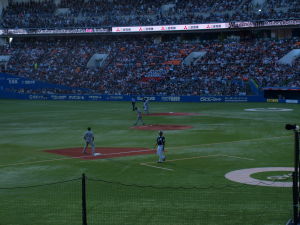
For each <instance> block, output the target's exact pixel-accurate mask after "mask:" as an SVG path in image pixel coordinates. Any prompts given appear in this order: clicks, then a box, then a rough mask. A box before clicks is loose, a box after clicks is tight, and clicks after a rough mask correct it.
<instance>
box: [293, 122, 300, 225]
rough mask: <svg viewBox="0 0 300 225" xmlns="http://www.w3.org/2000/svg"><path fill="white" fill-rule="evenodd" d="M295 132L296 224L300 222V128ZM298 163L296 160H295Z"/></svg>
mask: <svg viewBox="0 0 300 225" xmlns="http://www.w3.org/2000/svg"><path fill="white" fill-rule="evenodd" d="M294 133H295V156H296V157H297V161H298V165H297V175H298V176H297V179H296V180H297V183H296V185H297V188H298V189H297V206H298V209H297V210H298V212H297V221H296V223H295V224H298V222H299V218H300V212H299V202H300V198H299V197H300V196H299V193H300V185H299V181H300V159H299V155H300V153H299V152H300V151H299V128H298V129H295V131H294ZM295 163H296V161H295ZM295 171H296V167H295Z"/></svg>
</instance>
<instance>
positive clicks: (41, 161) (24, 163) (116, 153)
mask: <svg viewBox="0 0 300 225" xmlns="http://www.w3.org/2000/svg"><path fill="white" fill-rule="evenodd" d="M147 151H153V150H151V149H145V150H139V151H128V152H114V153H109V154H101V155H99V156H106V155H121V154H127V153H131V152H147ZM87 157H92V155H84V156H73V157H68V158H56V159H47V160H40V161H34V162H23V163H12V164H6V165H0V167H6V166H18V165H26V164H36V163H43V162H52V161H60V160H70V159H81V158H87ZM96 157H98V156H96ZM98 159H101V158H98Z"/></svg>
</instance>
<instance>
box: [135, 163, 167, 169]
mask: <svg viewBox="0 0 300 225" xmlns="http://www.w3.org/2000/svg"><path fill="white" fill-rule="evenodd" d="M140 165H143V166H149V167H153V168H156V169H162V170H169V171H173V169H169V168H165V167H160V166H152V165H148V164H147V163H140Z"/></svg>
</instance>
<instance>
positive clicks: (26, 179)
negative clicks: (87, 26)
mask: <svg viewBox="0 0 300 225" xmlns="http://www.w3.org/2000/svg"><path fill="white" fill-rule="evenodd" d="M0 105H1V107H0V125H1V130H0V137H1V138H0V202H1V207H0V208H1V209H0V225H80V224H82V179H81V178H82V174H83V173H84V174H85V176H86V202H87V205H86V209H87V223H88V224H89V225H98V224H99V225H100V224H101V225H102V224H103V225H204V224H205V225H208V224H209V225H223V224H225V225H233V224H235V225H242V224H243V225H279V224H286V222H287V221H288V220H289V219H290V218H292V215H293V214H292V189H291V187H290V184H291V177H290V174H291V171H292V167H293V162H294V134H293V131H287V130H285V129H284V127H285V124H286V123H291V124H299V119H300V116H299V115H300V107H299V105H297V104H279V103H157V102H150V105H149V106H150V113H151V114H150V115H144V116H143V120H144V122H145V123H146V125H145V126H142V125H138V127H134V125H133V124H134V123H135V121H136V118H137V115H136V112H134V111H132V108H131V103H130V102H80V101H77V102H74V101H17V100H0ZM137 105H138V106H139V107H140V108H141V109H142V103H140V102H137ZM87 127H91V128H92V131H93V132H94V135H95V144H96V152H97V153H100V154H101V155H98V156H91V155H90V154H87V155H83V154H82V153H81V151H82V148H83V146H84V141H83V134H84V132H85V131H86V129H87ZM160 129H162V130H163V131H164V136H165V138H166V147H165V154H166V156H167V160H166V162H164V163H157V160H158V157H157V155H156V154H155V151H154V146H155V141H156V137H157V135H158V131H159V130H160ZM89 153H90V149H89ZM245 169H247V170H245ZM249 171H250V172H249Z"/></svg>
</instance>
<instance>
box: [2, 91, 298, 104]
mask: <svg viewBox="0 0 300 225" xmlns="http://www.w3.org/2000/svg"><path fill="white" fill-rule="evenodd" d="M135 97H136V99H137V101H142V100H143V98H144V97H147V98H148V99H149V100H150V101H155V102H272V103H294V104H300V100H288V99H287V100H285V99H280V100H279V99H265V98H264V97H263V96H135ZM0 98H2V99H23V100H63V101H131V96H130V95H99V94H94V95H77V94H76V95H75V94H21V93H15V92H5V91H1V90H0Z"/></svg>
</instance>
